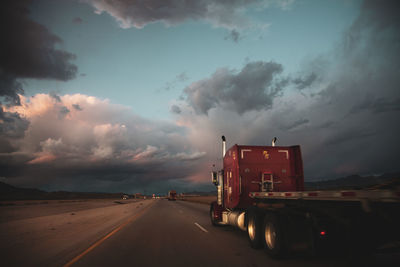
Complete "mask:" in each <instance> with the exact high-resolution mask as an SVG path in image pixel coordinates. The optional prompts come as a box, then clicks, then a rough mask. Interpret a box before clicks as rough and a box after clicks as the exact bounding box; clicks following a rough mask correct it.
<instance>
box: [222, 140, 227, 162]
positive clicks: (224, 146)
mask: <svg viewBox="0 0 400 267" xmlns="http://www.w3.org/2000/svg"><path fill="white" fill-rule="evenodd" d="M225 153H226V139H225V136H224V135H223V136H222V158H224V157H225Z"/></svg>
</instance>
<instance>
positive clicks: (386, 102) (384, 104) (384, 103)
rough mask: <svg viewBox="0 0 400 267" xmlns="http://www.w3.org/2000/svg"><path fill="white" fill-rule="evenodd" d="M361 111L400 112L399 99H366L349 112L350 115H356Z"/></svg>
mask: <svg viewBox="0 0 400 267" xmlns="http://www.w3.org/2000/svg"><path fill="white" fill-rule="evenodd" d="M362 111H370V112H372V113H383V112H392V111H400V98H396V99H385V98H380V97H377V98H374V99H366V100H365V101H364V102H362V103H360V104H358V105H356V106H354V107H353V108H352V109H351V110H350V114H356V113H359V112H362Z"/></svg>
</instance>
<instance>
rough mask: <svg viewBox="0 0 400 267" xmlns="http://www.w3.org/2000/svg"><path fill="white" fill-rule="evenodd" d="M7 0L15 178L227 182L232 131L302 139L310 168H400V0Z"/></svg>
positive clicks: (6, 160)
mask: <svg viewBox="0 0 400 267" xmlns="http://www.w3.org/2000/svg"><path fill="white" fill-rule="evenodd" d="M2 5H3V7H2V9H1V11H0V12H1V14H0V15H1V16H0V17H1V20H2V22H1V23H0V25H1V26H0V28H1V33H2V36H3V37H2V40H3V41H2V42H1V44H0V59H1V60H0V108H1V109H0V169H1V171H0V180H1V181H3V182H6V183H9V184H13V185H17V186H23V187H36V188H41V189H44V190H52V191H54V190H70V191H102V192H126V193H135V192H142V193H157V194H158V193H165V192H167V191H168V190H170V189H172V188H173V189H176V190H177V191H178V192H188V191H195V190H197V191H208V190H213V185H212V184H211V182H210V181H209V180H210V179H209V178H210V175H209V173H210V171H211V170H212V168H213V167H212V166H213V164H215V165H216V167H217V168H220V167H221V149H220V147H221V144H220V137H221V135H225V136H226V137H227V141H228V146H231V145H233V144H246V145H269V144H270V142H271V139H272V138H273V137H275V136H276V137H277V138H278V144H279V145H282V146H286V145H300V146H301V148H302V153H303V162H304V172H305V173H304V174H305V180H306V181H315V180H326V179H333V178H337V177H343V176H348V175H353V174H360V175H379V174H382V173H390V172H397V171H399V167H398V164H399V161H398V160H397V153H398V151H399V148H400V145H399V141H398V136H399V134H400V126H399V119H398V118H399V111H400V93H399V89H400V88H399V84H400V61H399V60H398V58H400V20H399V18H398V14H399V11H400V10H399V9H400V5H399V3H398V2H397V1H394V0H393V1H392V0H387V1H377V0H365V1H361V0H342V1H341V0H336V1H330V0H326V1H316V0H315V1H312V0H259V1H256V0H247V1H245V0H233V1H216V0H199V1H189V0H184V1H182V0H168V1H165V0H150V1H129V0H124V1H123V0H70V1H67V0H56V1H50V0H36V1H35V0H33V1H29V0H18V1H11V0H7V1H3V3H2Z"/></svg>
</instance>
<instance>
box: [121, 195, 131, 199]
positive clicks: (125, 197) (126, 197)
mask: <svg viewBox="0 0 400 267" xmlns="http://www.w3.org/2000/svg"><path fill="white" fill-rule="evenodd" d="M121 198H122V199H128V198H129V196H128V195H122V197H121Z"/></svg>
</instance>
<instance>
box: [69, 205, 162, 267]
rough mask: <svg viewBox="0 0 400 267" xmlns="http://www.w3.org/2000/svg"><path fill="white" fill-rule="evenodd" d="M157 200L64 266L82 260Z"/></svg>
mask: <svg viewBox="0 0 400 267" xmlns="http://www.w3.org/2000/svg"><path fill="white" fill-rule="evenodd" d="M154 203H155V202H153V203H151V204H149V205H148V206H147V207H146V208H144V209H142V210H141V211H140V212H138V213H136V214H135V215H134V216H133V217H131V218H129V220H127V221H126V222H124V223H123V224H121V225H120V226H118V227H117V228H115V229H114V230H112V231H111V232H110V233H108V234H107V235H106V236H104V237H103V238H101V239H100V240H98V241H97V242H95V243H94V244H93V245H91V246H90V247H88V248H87V249H86V250H85V251H83V252H82V253H81V254H79V255H78V256H76V257H75V258H73V259H72V260H70V261H69V262H68V263H67V264H65V265H64V267H69V266H71V265H72V264H74V263H75V262H77V261H78V260H80V259H81V258H82V257H83V256H85V255H86V254H88V253H89V252H90V251H92V250H93V249H94V248H96V247H97V246H99V245H100V244H101V243H103V242H104V241H105V240H107V239H108V238H109V237H110V236H112V235H113V234H115V233H116V232H118V231H119V230H121V229H122V228H124V227H125V226H126V225H128V224H129V223H131V222H133V221H134V220H136V219H137V218H138V217H139V216H140V215H142V214H143V213H144V212H145V211H146V210H148V209H149V208H150V207H151V206H152V205H153V204H154Z"/></svg>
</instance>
